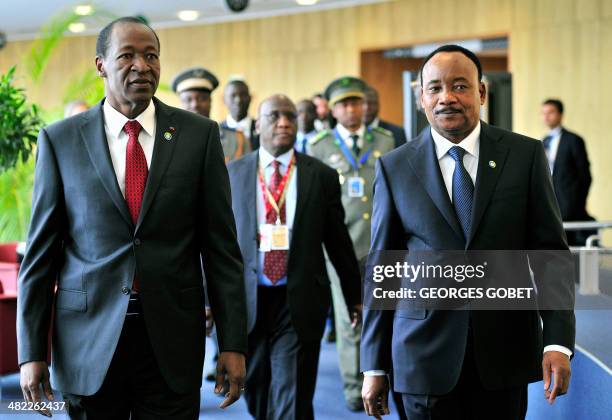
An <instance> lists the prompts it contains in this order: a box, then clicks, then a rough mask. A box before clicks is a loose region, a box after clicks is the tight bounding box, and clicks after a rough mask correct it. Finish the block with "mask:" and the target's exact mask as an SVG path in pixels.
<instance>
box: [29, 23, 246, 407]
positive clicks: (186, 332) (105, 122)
mask: <svg viewBox="0 0 612 420" xmlns="http://www.w3.org/2000/svg"><path fill="white" fill-rule="evenodd" d="M159 49H160V48H159V39H158V38H157V35H156V34H155V32H154V31H153V30H152V29H151V28H150V27H148V26H147V25H146V24H144V23H143V22H142V21H140V20H138V19H135V18H120V19H118V20H115V21H113V22H111V23H110V24H109V25H107V26H106V27H105V28H104V29H102V31H101V32H100V34H99V36H98V41H97V46H96V68H97V71H98V74H99V75H100V77H102V78H103V79H104V86H105V93H106V97H105V98H104V100H103V101H102V102H101V103H100V104H98V105H97V106H95V107H93V108H92V109H91V110H89V111H87V112H84V113H82V114H79V115H78V116H75V117H72V118H68V119H66V120H63V121H60V122H58V123H56V124H53V125H51V126H49V127H46V128H44V129H43V130H41V132H40V135H39V137H38V156H37V161H36V175H35V181H34V194H33V200H32V221H31V225H30V231H29V238H28V245H27V249H26V254H25V258H24V261H23V264H22V266H21V273H20V278H19V296H18V311H17V317H18V320H17V324H18V342H19V363H20V366H21V386H22V391H23V393H24V397H25V399H26V400H27V401H32V402H36V401H41V400H42V396H41V387H42V393H44V394H45V396H46V397H47V398H48V399H52V398H53V393H52V390H51V385H50V383H49V370H48V367H47V362H46V360H47V351H48V349H47V337H48V330H49V324H50V320H51V319H53V335H52V337H53V338H52V346H51V347H52V364H53V376H52V382H53V387H54V388H55V389H59V390H60V391H61V392H62V394H63V396H64V399H65V400H66V402H67V407H68V413H69V414H70V417H71V418H75V419H85V418H87V419H92V418H93V419H128V418H130V416H132V418H142V419H148V418H173V419H195V418H198V415H199V407H200V404H199V400H200V386H201V381H202V365H203V362H204V329H205V321H204V298H205V296H204V295H205V290H204V286H203V282H202V271H201V257H202V258H203V259H204V261H205V263H204V270H205V272H206V277H207V279H208V284H207V290H206V294H207V295H208V298H209V300H210V304H211V306H212V308H213V310H214V311H215V317H216V322H217V325H218V338H219V346H220V348H221V355H220V357H219V362H218V373H219V375H218V378H217V379H218V380H217V382H218V383H217V389H219V387H220V385H221V380H222V377H223V375H224V374H227V375H228V376H229V379H230V381H231V383H232V386H231V390H230V392H229V393H228V394H227V398H226V400H225V401H224V402H223V403H222V404H221V406H222V407H226V406H228V405H229V404H231V403H233V402H234V401H236V400H237V399H238V398H239V397H240V387H241V386H242V383H243V380H244V376H245V374H246V372H245V370H246V369H245V357H244V353H245V352H246V349H247V342H246V341H247V340H246V338H247V337H246V313H245V292H244V282H243V279H242V271H243V270H242V261H241V256H240V249H239V247H238V243H237V240H236V230H235V223H234V219H233V217H232V213H231V205H230V191H229V180H228V176H227V170H226V167H225V163H224V161H223V154H222V151H221V144H220V142H219V128H218V127H217V125H216V124H215V123H214V122H212V121H210V120H208V119H205V118H203V117H200V116H197V115H195V114H193V113H191V112H187V111H182V110H179V109H176V108H172V107H169V106H167V105H165V104H163V103H162V102H160V101H159V100H157V99H156V98H154V97H153V95H154V93H155V91H156V89H157V86H158V83H159V74H160V64H159Z"/></svg>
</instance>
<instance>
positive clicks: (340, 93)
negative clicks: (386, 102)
mask: <svg viewBox="0 0 612 420" xmlns="http://www.w3.org/2000/svg"><path fill="white" fill-rule="evenodd" d="M365 88H366V83H365V82H364V81H363V80H361V79H359V78H357V77H351V76H345V77H340V78H339V79H336V80H334V81H333V82H331V83H330V84H329V85H328V86H327V88H326V89H325V97H326V98H327V100H328V101H329V105H330V106H334V104H335V103H336V102H339V101H341V100H343V99H346V98H361V99H363V98H364V97H365Z"/></svg>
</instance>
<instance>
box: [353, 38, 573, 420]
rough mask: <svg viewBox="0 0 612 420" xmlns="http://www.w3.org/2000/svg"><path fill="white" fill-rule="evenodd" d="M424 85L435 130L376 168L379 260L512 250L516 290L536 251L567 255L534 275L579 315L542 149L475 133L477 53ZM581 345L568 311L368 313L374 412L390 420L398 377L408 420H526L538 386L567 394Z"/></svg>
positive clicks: (446, 61) (435, 66)
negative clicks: (389, 254)
mask: <svg viewBox="0 0 612 420" xmlns="http://www.w3.org/2000/svg"><path fill="white" fill-rule="evenodd" d="M421 75H422V77H421V80H422V84H423V90H422V94H421V103H422V104H423V108H424V109H425V111H426V114H427V119H428V121H429V123H430V125H431V129H430V130H427V131H424V132H423V133H422V134H421V135H420V136H418V137H417V138H416V139H414V140H413V141H411V142H410V143H408V144H406V145H404V146H402V147H400V148H398V149H396V150H394V151H392V152H390V153H388V154H387V155H385V156H383V157H381V159H380V160H379V163H378V166H377V173H376V181H375V195H374V215H373V220H372V248H371V252H375V251H384V250H401V249H404V250H408V252H421V251H441V250H465V251H470V250H516V251H517V252H522V254H520V255H522V257H521V258H520V259H518V260H517V263H516V264H513V265H512V267H504V269H505V270H504V271H505V272H506V271H507V270H512V276H513V277H512V279H513V281H516V284H522V283H528V284H531V277H530V272H529V263H528V261H527V258H526V255H525V253H526V252H527V250H559V251H557V252H556V253H551V256H550V258H548V259H546V260H542V259H534V261H530V263H531V264H532V266H531V268H532V269H533V272H534V279H535V281H536V284H537V285H538V286H539V287H540V288H539V290H542V288H541V286H543V285H544V283H543V281H544V280H542V279H543V278H544V277H546V278H547V279H548V278H553V279H555V284H554V286H549V287H552V288H553V289H554V290H555V291H556V293H558V295H559V296H561V297H562V298H563V300H564V302H568V306H571V307H573V290H574V289H573V282H572V279H571V275H572V270H567V265H564V264H560V262H563V261H565V260H563V257H562V255H566V254H569V253H568V251H567V250H568V248H567V244H566V241H565V237H564V234H563V228H562V225H561V217H560V214H559V209H558V206H557V203H556V200H555V197H554V192H553V189H552V183H551V181H550V176H549V172H548V168H547V165H546V157H545V155H544V150H543V148H542V145H541V143H540V142H538V141H535V140H533V139H529V138H526V137H524V136H520V135H518V134H514V133H512V132H508V131H504V130H501V129H498V128H495V127H492V126H489V125H487V124H485V123H483V122H480V120H479V114H480V106H481V105H482V104H483V103H484V100H485V97H486V92H485V85H484V84H483V83H482V81H481V80H482V69H481V66H480V62H479V60H478V58H477V57H476V56H475V55H474V54H473V53H472V52H471V51H469V50H466V49H465V48H463V47H459V46H456V45H446V46H442V47H440V48H438V49H437V50H435V51H434V52H432V53H431V54H430V55H429V56H427V57H426V58H425V60H424V63H423V66H422V67H421ZM474 184H475V185H474ZM521 250H525V251H521ZM513 255H514V254H513ZM563 269H565V270H563ZM369 281H372V279H371V278H367V279H366V282H369ZM513 284H515V283H514V282H513ZM367 299H368V298H367V297H366V298H364V301H366V302H367ZM542 328H543V331H542ZM574 336H575V319H574V313H573V310H571V309H569V308H565V310H545V311H544V310H541V311H540V312H539V313H538V311H535V310H516V311H482V310H481V311H478V310H474V311H469V310H451V311H449V310H436V309H427V310H425V309H402V310H395V311H393V310H374V309H369V308H368V307H367V305H366V308H365V310H364V324H363V335H362V351H361V369H362V370H363V371H364V375H365V378H364V384H363V398H364V405H365V407H366V411H367V413H368V414H369V415H373V416H375V417H377V418H380V416H381V414H388V407H387V393H388V382H387V379H386V376H385V374H386V373H389V372H391V370H392V371H393V373H394V381H395V382H394V389H395V391H397V392H400V393H402V394H403V395H402V397H403V401H404V406H405V410H406V415H407V417H408V418H410V419H411V420H412V419H457V418H462V419H463V418H466V419H468V418H469V419H481V418H482V419H485V418H487V419H488V418H495V419H522V418H524V417H525V413H526V410H527V400H526V399H527V384H528V383H529V382H535V381H537V380H540V379H541V378H542V376H543V377H544V387H545V396H546V397H547V398H548V400H549V401H550V402H553V401H554V400H555V398H556V397H557V396H558V395H562V394H564V393H565V392H567V389H568V386H569V377H570V363H569V360H570V356H571V354H572V352H573V348H574ZM551 376H552V380H551Z"/></svg>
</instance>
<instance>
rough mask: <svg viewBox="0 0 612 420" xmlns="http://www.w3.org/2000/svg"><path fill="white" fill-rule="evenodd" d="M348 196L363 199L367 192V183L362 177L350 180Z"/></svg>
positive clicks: (354, 177)
mask: <svg viewBox="0 0 612 420" xmlns="http://www.w3.org/2000/svg"><path fill="white" fill-rule="evenodd" d="M347 182H348V196H349V197H355V198H357V197H363V195H364V190H365V181H364V179H363V178H362V177H360V176H353V177H350V178H349V179H348V180H347Z"/></svg>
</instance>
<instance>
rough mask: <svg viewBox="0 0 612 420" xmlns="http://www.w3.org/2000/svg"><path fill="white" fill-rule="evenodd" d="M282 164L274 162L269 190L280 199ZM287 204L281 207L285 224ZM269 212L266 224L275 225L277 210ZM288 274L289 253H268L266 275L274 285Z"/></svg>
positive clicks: (265, 265)
mask: <svg viewBox="0 0 612 420" xmlns="http://www.w3.org/2000/svg"><path fill="white" fill-rule="evenodd" d="M279 165H280V163H279V162H278V161H277V160H275V161H272V166H274V172H273V173H272V177H271V178H270V185H269V186H268V189H269V190H270V192H271V193H272V195H273V196H274V197H278V195H279V194H278V193H279V191H278V186H279V185H280V183H281V180H282V178H283V177H282V176H281V173H280V170H279ZM285 188H289V185H285ZM285 202H286V201H283V205H282V206H281V207H280V215H278V217H280V220H281V223H282V224H285V222H286V217H285ZM266 207H267V208H268V211H267V212H266V223H268V224H271V225H275V224H276V220H277V214H276V210H274V208H273V207H272V206H266ZM286 272H287V251H268V252H266V254H265V255H264V269H263V273H264V275H265V276H266V277H267V278H268V279H270V281H271V282H272V284H276V282H278V281H279V280H280V279H282V278H283V277H285V276H286Z"/></svg>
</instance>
